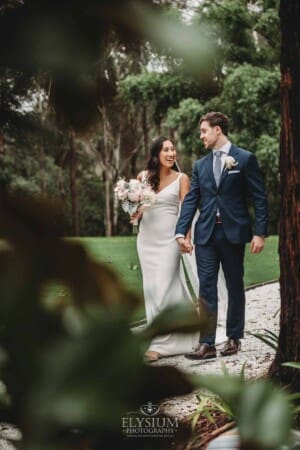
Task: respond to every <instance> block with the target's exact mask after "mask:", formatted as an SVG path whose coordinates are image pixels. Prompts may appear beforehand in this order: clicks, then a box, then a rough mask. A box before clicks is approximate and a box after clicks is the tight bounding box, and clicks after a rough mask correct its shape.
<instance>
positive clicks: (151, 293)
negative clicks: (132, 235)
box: [137, 174, 199, 356]
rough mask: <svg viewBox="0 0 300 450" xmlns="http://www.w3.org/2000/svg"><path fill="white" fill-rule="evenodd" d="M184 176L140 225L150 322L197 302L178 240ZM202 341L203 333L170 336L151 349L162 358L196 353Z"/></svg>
mask: <svg viewBox="0 0 300 450" xmlns="http://www.w3.org/2000/svg"><path fill="white" fill-rule="evenodd" d="M181 175H182V174H179V175H178V177H177V179H176V180H175V181H173V182H172V183H170V184H169V185H167V186H166V187H165V188H163V189H162V190H161V191H159V192H158V193H157V194H156V201H155V203H154V204H153V205H152V206H151V208H148V209H146V210H145V211H144V212H143V217H142V220H141V222H140V229H139V234H138V237H137V250H138V256H139V260H140V264H141V269H142V276H143V289H144V299H145V308H146V318H147V323H150V322H152V320H153V319H154V318H155V317H156V316H157V315H158V314H159V313H160V312H161V311H163V310H164V309H165V308H167V307H169V306H174V305H176V304H182V303H183V302H186V303H189V304H192V303H193V300H192V298H191V295H190V293H189V290H188V287H187V284H186V281H185V277H184V273H183V268H182V264H181V261H180V256H181V255H180V251H179V247H178V244H177V242H176V240H175V227H176V223H177V220H178V213H179V206H180V202H179V189H180V178H181ZM195 314H196V308H195ZM198 340H199V333H194V334H176V333H174V334H168V335H165V336H158V337H156V338H155V339H153V340H152V342H151V345H150V347H149V349H148V350H153V351H156V352H159V353H160V354H161V355H162V356H168V355H176V354H182V353H187V352H191V351H193V348H194V347H195V346H196V345H197V343H198Z"/></svg>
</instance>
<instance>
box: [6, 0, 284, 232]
mask: <svg viewBox="0 0 300 450" xmlns="http://www.w3.org/2000/svg"><path fill="white" fill-rule="evenodd" d="M100 3H101V4H102V2H100ZM104 3H105V2H104V1H103V4H104ZM12 4H13V2H12ZM77 6H78V5H77ZM77 6H76V8H75V10H76V14H77V12H78V11H79V10H78V11H77ZM99 7H100V6H99ZM101 7H102V6H101ZM160 7H162V9H161V15H160V16H158V15H157V16H156V19H155V20H156V29H158V30H159V31H158V32H155V33H154V32H153V29H152V27H147V20H148V19H147V15H144V16H143V19H140V20H144V21H145V22H144V23H145V27H144V29H143V30H139V31H136V32H137V35H136V39H135V40H133V41H131V38H132V36H131V37H130V38H124V35H123V34H122V32H121V33H119V31H115V32H113V33H110V34H106V35H105V38H104V36H103V35H102V34H101V33H100V35H101V36H100V35H99V40H100V39H103V40H102V44H103V48H102V50H101V52H100V53H101V56H99V59H98V61H97V57H96V53H95V49H93V51H92V52H90V53H89V54H88V56H87V60H85V59H83V60H82V61H81V64H80V58H79V60H78V65H76V66H75V67H72V70H74V74H69V72H67V73H68V74H69V75H68V76H70V77H73V78H74V79H75V80H74V79H72V80H71V81H70V85H69V86H66V85H65V82H62V80H60V79H58V78H57V73H55V76H53V75H52V77H51V76H49V71H50V74H51V73H52V72H53V64H57V65H58V69H57V70H58V72H59V71H60V70H65V71H66V70H68V67H69V62H70V59H69V58H70V55H68V58H66V59H65V60H64V59H63V55H61V54H60V53H58V54H57V61H50V60H49V61H45V60H43V61H42V64H41V67H42V68H43V70H42V71H39V72H38V73H36V74H32V73H31V75H30V77H29V76H26V73H25V72H24V73H23V72H22V70H21V69H20V68H18V69H16V68H15V67H12V68H9V69H7V68H5V70H2V71H1V72H0V88H1V99H2V107H3V108H4V110H5V114H4V115H3V116H2V117H3V118H2V120H1V124H0V126H1V129H0V132H1V139H0V166H1V171H0V182H1V183H2V185H5V186H6V187H7V188H8V189H9V190H13V191H20V190H21V191H23V192H31V193H42V194H46V195H49V196H51V197H56V198H58V199H59V200H60V201H61V203H62V207H63V210H64V211H65V215H66V221H65V223H66V226H65V229H64V234H65V235H72V234H74V233H79V234H80V235H83V236H99V235H105V234H107V235H111V234H128V233H130V225H129V224H128V218H127V217H126V215H124V214H123V213H122V212H120V208H118V206H117V205H116V204H115V203H114V201H113V185H114V183H115V182H116V181H117V179H118V177H119V176H125V177H130V178H131V177H134V176H136V174H137V173H138V172H139V171H140V170H141V169H143V168H144V167H145V163H146V159H147V156H148V151H149V146H150V143H151V139H152V138H153V137H155V136H157V135H159V134H165V135H169V136H171V137H173V138H174V139H175V141H176V143H177V148H178V153H179V154H178V160H179V163H180V166H181V168H182V170H184V171H186V172H187V174H188V175H191V171H192V166H193V162H194V161H195V159H197V158H198V157H200V156H201V155H203V154H204V149H203V146H202V144H201V142H200V140H199V134H198V120H199V118H200V116H201V115H202V114H203V113H205V112H207V111H209V110H220V111H222V112H224V113H226V114H227V115H228V116H229V117H230V120H231V122H230V124H231V127H230V136H229V137H230V139H231V140H232V141H233V142H234V143H236V144H237V145H239V146H241V147H244V148H247V149H249V150H250V151H253V152H254V153H255V154H256V155H257V157H258V160H259V162H260V165H261V167H262V171H263V176H264V179H265V182H266V187H267V190H268V195H269V201H270V211H271V227H270V231H271V233H276V232H277V221H278V209H279V208H278V170H277V169H278V153H279V150H278V149H279V111H280V105H279V41H278V39H277V37H278V35H279V18H278V2H277V1H275V0H274V1H268V2H265V1H259V2H257V1H255V2H254V1H253V2H249V1H245V0H218V1H217V0H214V1H204V2H201V3H200V5H199V6H198V7H197V8H194V13H193V15H192V17H191V20H190V23H189V24H188V26H186V25H185V26H184V25H183V23H182V20H181V13H182V11H185V10H186V5H185V2H162V5H159V4H157V2H156V7H155V9H158V8H160ZM28 8H29V9H28V11H27V10H26V8H25V9H24V14H25V16H24V17H25V19H26V14H29V13H30V5H29V6H28ZM75 10H74V11H75ZM141 11H142V10H141ZM141 11H140V13H141V14H146V13H147V14H148V13H149V17H150V16H151V14H152V13H153V11H152V12H151V13H150V11H148V12H147V8H146V9H145V11H144V12H143V13H142V12H141ZM5 12H6V14H7V15H8V16H9V20H11V21H12V24H13V19H14V14H16V16H17V14H22V6H20V4H18V6H17V7H16V10H14V9H13V8H12V7H10V8H8V9H7V10H6V11H5ZM39 13H41V14H42V16H43V14H46V10H45V12H39ZM74 13H75V12H74ZM96 16H97V15H96ZM96 16H95V17H96ZM153 17H154V16H153ZM82 20H83V22H84V23H83V26H84V27H86V26H87V24H88V20H89V18H88V17H84V18H83V19H82ZM114 20H115V19H114V18H113V19H112V21H114ZM116 20H119V19H118V18H117V19H116ZM173 20H176V21H177V22H176V25H175V26H176V31H177V36H176V38H178V37H179V36H180V37H181V38H182V39H184V42H185V43H186V45H185V50H184V48H183V47H182V46H181V47H180V46H178V45H177V44H176V42H177V39H175V34H176V32H175V33H174V29H173V28H172V23H173V22H172V21H173ZM93 21H94V18H93ZM117 25H118V24H117ZM117 25H116V24H115V23H114V24H113V27H115V29H116V26H117ZM70 26H71V25H70ZM91 26H92V28H93V27H94V28H93V31H92V29H91V30H89V33H93V32H96V28H95V23H94V22H93V23H92V25H91ZM73 31H74V30H72V33H73ZM65 32H66V33H67V32H68V29H66V30H65ZM34 33H38V30H35V31H34ZM147 33H148V35H147ZM197 33H198V34H197ZM35 36H36V34H35ZM137 36H138V37H137ZM198 36H199V37H198ZM68 39H69V37H68ZM150 41H151V44H150ZM16 42H18V41H16ZM24 42H25V41H24ZM49 42H50V43H49V45H54V46H57V43H56V42H54V41H51V39H50V41H49ZM76 42H77V39H76ZM172 43H173V44H174V46H173V47H172ZM14 45H17V44H14ZM24 45H25V44H24ZM82 45H84V46H86V45H87V42H84V44H82ZM196 45H198V47H197V49H196V47H195V46H196ZM55 48H56V47H55ZM69 50H70V52H71V55H73V53H72V52H76V50H75V49H71V48H70V49H69ZM26 51H27V49H26ZM193 52H194V53H193ZM195 52H196V53H195ZM208 54H209V55H210V59H208ZM6 56H7V58H8V59H9V57H8V55H6ZM40 56H41V55H40V54H39V57H40ZM60 58H61V59H60ZM93 58H95V60H96V61H97V65H96V66H95V67H97V70H96V72H94V73H92V74H91V73H90V74H89V75H88V76H87V71H90V68H89V69H87V67H89V66H88V65H87V63H88V61H90V60H93ZM185 58H186V59H185ZM22 62H24V61H23V59H22V58H20V60H19V61H18V63H19V66H20V67H22V68H23V66H22ZM28 64H29V61H28ZM196 64H197V66H196ZM26 67H27V66H26ZM23 69H24V68H23ZM26 70H28V67H27V69H26ZM78 77H79V78H78ZM80 77H81V78H80ZM81 79H82V80H83V81H82V86H81V85H80V83H79V80H81ZM87 80H89V81H87ZM78 83H79V84H78ZM76 86H77V87H78V86H79V87H80V89H82V92H81V93H79V92H76V96H75V97H74V98H73V97H72V94H71V92H73V91H76ZM74 95H75V94H74ZM88 99H92V100H93V101H92V103H93V105H92V106H91V108H92V109H90V110H88V111H86V107H87V102H88ZM95 102H96V109H95ZM51 105H54V106H55V109H56V114H53V110H52V109H51V108H50V106H51ZM93 108H94V109H93ZM84 111H85V112H86V118H85V119H84V120H83V114H84ZM95 111H97V113H96V114H97V118H96V121H95V120H92V115H93V114H94V113H95ZM67 116H68V118H67ZM89 117H90V119H91V122H93V123H94V127H93V128H90V134H89V135H86V136H85V138H84V139H82V137H81V134H82V130H83V129H84V128H85V126H86V123H87V122H88V120H89V119H88V118H89ZM82 120H83V121H82ZM74 130H75V132H74ZM270 158H271V163H270ZM76 223H77V226H76Z"/></svg>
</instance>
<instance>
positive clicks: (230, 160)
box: [225, 156, 238, 170]
mask: <svg viewBox="0 0 300 450" xmlns="http://www.w3.org/2000/svg"><path fill="white" fill-rule="evenodd" d="M237 165H238V161H236V160H235V159H234V158H233V157H232V156H226V158H225V167H226V169H228V170H230V169H232V168H233V167H235V166H237Z"/></svg>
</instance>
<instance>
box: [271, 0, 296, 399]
mask: <svg viewBox="0 0 300 450" xmlns="http://www.w3.org/2000/svg"><path fill="white" fill-rule="evenodd" d="M299 20H300V3H299V1H298V0H281V3H280V22H281V104H282V129H281V142H280V177H281V179H280V186H281V205H280V206H281V207H280V211H281V216H280V229H279V253H280V292H281V314H280V334H279V343H278V350H277V353H276V357H275V360H274V362H273V364H272V366H271V368H270V375H271V376H273V377H276V378H278V379H279V380H280V381H281V382H283V383H284V384H289V385H290V387H291V389H292V390H294V391H300V371H299V370H295V369H291V368H287V367H283V366H282V365H281V364H282V363H283V362H286V361H300V276H299V274H300V258H299V255H300V218H299V211H300V170H299V167H300V150H299V149H300V127H299V120H300V89H299V86H300V55H299V46H300V31H299V25H298V24H299Z"/></svg>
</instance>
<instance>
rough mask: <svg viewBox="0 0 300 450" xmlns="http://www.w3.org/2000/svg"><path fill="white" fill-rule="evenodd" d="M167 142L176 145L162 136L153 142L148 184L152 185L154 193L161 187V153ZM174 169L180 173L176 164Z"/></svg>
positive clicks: (148, 169)
mask: <svg viewBox="0 0 300 450" xmlns="http://www.w3.org/2000/svg"><path fill="white" fill-rule="evenodd" d="M165 141H170V142H172V144H173V145H175V144H174V142H173V141H172V139H170V138H167V137H165V136H160V137H159V138H157V139H155V140H154V141H153V142H152V145H151V147H150V157H149V159H148V162H147V172H148V174H147V179H148V183H149V184H150V185H151V187H152V189H153V190H154V191H157V190H158V187H159V182H160V178H159V153H160V151H161V149H162V148H163V145H164V142H165ZM172 169H174V170H177V171H178V168H177V166H176V164H174V166H173V167H172Z"/></svg>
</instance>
